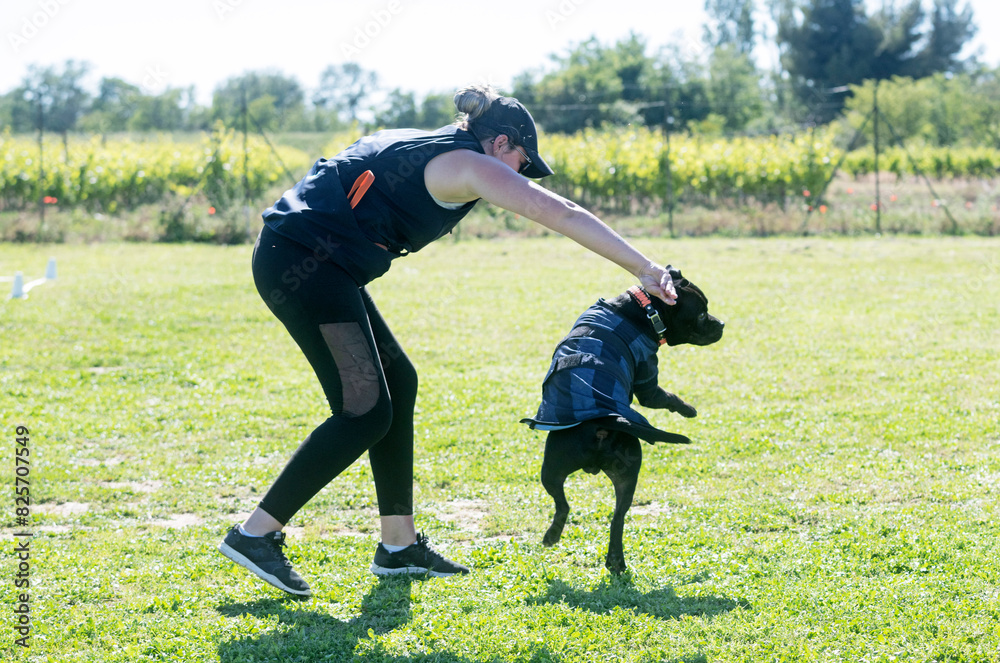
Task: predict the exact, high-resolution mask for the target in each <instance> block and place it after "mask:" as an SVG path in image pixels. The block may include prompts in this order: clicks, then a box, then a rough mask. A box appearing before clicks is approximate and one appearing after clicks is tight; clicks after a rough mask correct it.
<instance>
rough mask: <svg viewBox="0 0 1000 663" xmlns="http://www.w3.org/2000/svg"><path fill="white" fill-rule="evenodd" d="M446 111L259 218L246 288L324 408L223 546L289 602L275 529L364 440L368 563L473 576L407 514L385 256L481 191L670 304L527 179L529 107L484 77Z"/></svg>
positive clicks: (407, 408) (652, 277)
mask: <svg viewBox="0 0 1000 663" xmlns="http://www.w3.org/2000/svg"><path fill="white" fill-rule="evenodd" d="M455 105H456V107H457V108H458V110H459V111H460V112H462V113H464V114H465V117H464V120H463V121H461V122H460V123H458V124H456V125H451V126H447V127H443V128H441V129H438V130H437V131H433V132H427V131H417V130H411V129H399V130H390V131H380V132H377V133H375V134H374V135H372V136H368V137H366V138H362V139H361V140H359V141H358V142H356V143H355V144H354V145H352V146H351V147H349V148H347V149H346V150H344V151H343V152H341V153H340V154H338V155H337V156H335V157H333V158H332V159H320V160H319V161H317V162H316V164H315V165H314V166H313V168H312V169H311V170H310V171H309V173H308V174H307V175H306V177H305V178H303V179H302V181H300V182H299V183H298V184H297V185H296V186H295V187H294V188H292V189H291V190H289V191H287V192H285V194H284V195H283V196H282V198H281V199H280V200H278V201H277V202H276V203H275V204H274V205H273V206H272V207H271V208H269V209H268V210H266V211H265V212H264V215H263V216H264V228H263V230H262V231H261V234H260V236H259V237H258V239H257V245H256V246H255V247H254V253H253V275H254V282H255V284H256V286H257V289H258V291H259V292H260V294H261V296H262V297H263V298H264V301H265V302H266V304H267V306H268V308H270V310H271V311H272V312H273V313H274V315H275V316H276V317H277V318H278V319H279V320H281V322H282V323H284V325H285V327H286V328H287V329H288V331H289V333H290V334H291V336H292V338H293V339H294V340H295V342H296V343H298V345H299V347H300V348H301V349H302V351H303V353H304V354H305V356H306V357H307V359H308V360H309V362H310V364H311V365H312V368H313V370H314V371H315V372H316V376H317V377H318V378H319V381H320V383H321V384H322V386H323V390H324V393H325V395H326V398H327V400H328V401H329V404H330V409H331V416H330V418H329V419H327V420H326V421H325V422H323V423H322V424H320V426H319V427H318V428H316V430H314V431H313V432H312V433H311V434H310V435H309V436H308V437H306V439H305V440H304V441H303V442H302V444H301V445H300V446H299V448H298V450H296V452H295V453H294V454H293V456H292V458H291V459H290V460H289V462H288V464H287V465H286V466H285V468H284V469H283V470H282V472H281V473H280V474H279V475H278V478H277V479H276V480H275V482H274V484H273V485H272V486H271V488H270V489H269V490H268V492H267V493H266V494H265V495H264V498H263V499H262V500H261V501H260V504H259V505H258V507H257V508H256V509H255V510H254V512H253V513H252V514H251V515H250V517H249V518H247V519H246V521H245V522H243V523H242V524H238V525H234V526H233V528H232V529H231V530H230V531H229V533H228V534H227V535H226V537H225V539H224V540H223V541H222V543H221V544H220V545H219V549H220V551H221V552H222V553H223V554H224V555H226V556H227V557H229V558H230V559H232V560H233V561H235V562H237V563H238V564H241V565H243V566H245V567H246V568H248V569H249V570H251V571H252V572H254V573H255V574H257V575H258V576H260V577H261V578H263V579H264V580H266V581H267V582H269V583H271V584H272V585H274V586H275V587H278V588H280V589H283V590H285V591H286V592H289V593H291V594H295V595H297V596H302V597H308V596H310V595H311V591H310V589H309V586H308V585H307V584H306V582H305V581H304V580H303V579H302V578H301V577H300V576H299V575H298V573H296V572H295V570H293V569H292V566H291V563H290V562H289V561H288V559H287V558H286V557H285V555H284V554H283V552H282V550H281V548H282V547H283V546H284V545H285V539H284V533H283V532H282V528H283V527H284V526H285V524H286V523H287V522H288V521H289V520H290V519H291V517H292V516H293V515H294V514H295V513H296V512H297V511H298V510H299V509H300V508H301V507H302V506H303V505H304V504H306V502H308V501H309V500H310V499H311V498H312V497H313V495H315V494H316V493H317V492H319V490H320V489H322V488H323V486H325V485H326V484H327V483H329V482H330V481H331V480H332V479H333V478H334V477H336V476H337V475H338V474H340V473H341V472H343V471H344V469H346V468H347V467H348V466H349V465H350V464H351V463H353V462H354V461H355V460H357V459H358V458H359V457H360V456H361V455H362V454H363V453H364V452H365V451H366V450H367V451H368V454H369V459H370V462H371V469H372V475H373V477H374V480H375V490H376V495H377V497H378V507H379V516H380V521H381V523H380V524H381V531H382V540H381V542H380V543H379V544H378V546H377V547H376V551H375V559H374V561H373V563H372V566H371V570H372V572H374V573H376V574H379V575H385V574H395V573H421V574H422V573H429V574H431V575H453V574H456V573H468V569H467V568H466V567H464V566H462V565H460V564H457V563H455V562H453V561H451V560H449V559H447V558H445V557H444V556H443V555H441V554H440V553H439V552H437V551H436V550H435V549H434V548H433V547H432V546H431V545H430V543H429V542H428V541H427V538H426V537H425V536H423V535H422V534H421V535H419V536H418V535H417V532H416V528H415V526H414V522H413V407H414V402H415V400H416V393H417V374H416V371H415V370H414V368H413V365H412V364H411V363H410V361H409V359H408V358H407V357H406V354H405V353H404V352H403V351H402V350H401V349H400V346H399V344H398V343H397V342H396V339H395V337H394V336H393V335H392V332H391V331H389V328H388V326H387V325H386V323H385V321H384V320H383V319H382V316H381V315H380V314H379V312H378V309H377V308H376V307H375V304H374V303H373V302H372V300H371V297H370V296H369V295H368V292H367V290H365V288H364V286H365V284H367V283H369V282H370V281H371V280H372V279H374V278H376V277H378V276H380V275H381V274H383V273H384V272H385V271H386V270H388V269H389V265H390V263H391V261H392V260H393V259H395V258H397V257H399V256H402V255H406V254H407V253H411V252H414V251H418V250H420V249H421V248H422V247H424V246H426V245H427V244H429V243H430V242H432V241H433V240H435V239H438V238H439V237H441V236H443V235H445V234H447V233H448V232H450V231H451V229H452V228H454V226H455V224H457V223H458V222H459V220H460V219H461V218H462V217H464V216H465V215H466V214H467V213H468V212H469V211H470V210H471V209H472V208H473V207H474V206H475V204H476V203H477V202H478V201H479V200H480V199H482V200H486V201H489V202H491V203H493V204H494V205H497V206H499V207H503V208H504V209H507V210H510V211H512V212H515V213H518V214H520V215H522V216H525V217H527V218H529V219H532V220H533V221H535V222H537V223H539V224H541V225H543V226H545V227H547V228H549V229H551V230H554V231H556V232H559V233H561V234H563V235H566V236H567V237H570V238H572V239H573V240H575V241H576V242H578V243H580V244H581V245H583V246H584V247H586V248H588V249H590V250H591V251H593V252H595V253H597V254H598V255H600V256H603V257H604V258H607V259H608V260H610V261H612V262H614V263H616V264H618V265H620V266H621V267H623V268H624V269H626V270H628V271H629V272H631V273H632V274H634V275H635V276H636V277H637V278H638V279H639V280H640V282H641V283H642V285H643V286H644V287H645V288H646V290H648V291H649V292H650V293H651V294H653V295H655V296H657V297H660V298H661V299H663V300H664V301H666V302H667V303H673V301H674V300H675V299H676V294H675V292H674V289H673V284H672V282H671V279H670V274H669V273H668V272H667V271H666V270H665V269H664V268H663V267H661V266H660V265H659V264H657V263H654V262H652V261H650V260H648V259H647V258H646V257H645V256H644V255H642V253H640V252H639V251H637V250H636V249H634V248H633V247H632V246H630V245H629V244H628V243H627V242H626V241H625V240H624V239H622V238H621V237H620V236H618V235H617V234H616V233H615V232H614V231H613V230H611V229H610V228H608V227H607V226H606V225H605V224H604V223H602V222H601V221H600V220H599V219H598V218H597V217H595V216H594V215H592V214H590V213H589V212H587V211H585V210H584V209H582V208H580V207H578V206H577V205H575V204H574V203H572V202H570V201H568V200H566V199H564V198H562V197H560V196H558V195H556V194H554V193H551V192H549V191H547V190H545V189H543V188H542V187H540V186H538V185H537V184H535V183H534V182H532V181H531V180H530V179H527V178H541V177H545V176H547V175H551V174H552V169H551V168H549V166H548V164H546V163H545V161H544V160H543V159H542V158H541V156H539V154H538V139H537V134H536V130H535V123H534V121H533V119H532V117H531V115H530V114H529V113H528V111H527V110H526V109H525V108H524V106H522V105H521V104H520V103H519V102H518V101H517V100H516V99H512V98H509V97H502V96H500V95H498V94H497V93H496V91H494V90H493V89H492V88H491V87H487V86H472V87H468V88H465V89H463V90H460V91H459V92H458V93H457V94H456V95H455Z"/></svg>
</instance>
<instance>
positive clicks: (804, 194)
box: [802, 189, 810, 198]
mask: <svg viewBox="0 0 1000 663" xmlns="http://www.w3.org/2000/svg"><path fill="white" fill-rule="evenodd" d="M802 195H803V196H805V197H806V198H808V197H809V196H810V193H809V189H806V190H805V191H803V192H802Z"/></svg>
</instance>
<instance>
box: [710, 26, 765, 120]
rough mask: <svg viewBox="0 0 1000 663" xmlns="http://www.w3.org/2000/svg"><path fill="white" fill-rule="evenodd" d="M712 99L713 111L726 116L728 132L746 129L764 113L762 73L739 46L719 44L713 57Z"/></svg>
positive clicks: (711, 73)
mask: <svg viewBox="0 0 1000 663" xmlns="http://www.w3.org/2000/svg"><path fill="white" fill-rule="evenodd" d="M708 70H709V79H708V99H709V105H710V106H711V109H712V112H713V113H715V114H717V115H719V116H721V117H723V118H725V129H726V130H727V131H743V130H744V129H746V127H747V125H748V124H749V123H750V122H751V121H753V120H754V119H757V118H758V117H760V116H761V114H762V113H763V110H764V99H763V97H762V95H761V85H760V80H761V79H760V74H759V72H758V71H757V68H756V67H755V66H754V63H753V61H752V60H751V59H750V56H749V55H748V54H746V53H743V52H741V51H740V50H739V48H738V46H736V45H735V44H733V45H725V46H719V47H717V48H716V49H715V50H714V51H712V55H711V57H710V58H709V65H708Z"/></svg>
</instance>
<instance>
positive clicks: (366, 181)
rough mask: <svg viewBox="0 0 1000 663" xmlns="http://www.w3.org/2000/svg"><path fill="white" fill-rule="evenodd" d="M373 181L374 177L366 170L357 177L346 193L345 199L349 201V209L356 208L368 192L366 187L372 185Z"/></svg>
mask: <svg viewBox="0 0 1000 663" xmlns="http://www.w3.org/2000/svg"><path fill="white" fill-rule="evenodd" d="M374 181H375V175H374V173H372V171H370V170H366V171H365V172H363V173H361V175H359V176H358V179H356V180H354V184H352V185H351V190H350V192H348V194H347V197H348V199H349V200H350V201H351V208H352V209H353V208H355V207H357V206H358V203H359V202H361V198H362V197H363V196H364V195H365V193H366V192H367V191H368V187H370V186H371V185H372V182H374Z"/></svg>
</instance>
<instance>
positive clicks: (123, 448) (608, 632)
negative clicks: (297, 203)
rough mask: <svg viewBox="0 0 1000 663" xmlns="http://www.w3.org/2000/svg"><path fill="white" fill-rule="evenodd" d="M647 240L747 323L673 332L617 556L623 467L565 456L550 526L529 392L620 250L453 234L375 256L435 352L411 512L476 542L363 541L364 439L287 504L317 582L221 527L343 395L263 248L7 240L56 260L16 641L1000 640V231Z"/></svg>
mask: <svg viewBox="0 0 1000 663" xmlns="http://www.w3.org/2000/svg"><path fill="white" fill-rule="evenodd" d="M637 243H638V245H639V246H640V247H641V248H643V249H644V250H646V251H647V252H648V253H649V254H650V255H654V256H658V257H659V258H661V259H662V260H664V261H669V262H673V263H674V264H675V265H679V266H680V267H681V268H682V269H683V270H684V273H685V275H686V276H688V277H690V278H691V279H692V280H694V281H695V282H697V283H698V284H699V285H700V286H702V288H703V289H704V290H705V292H706V293H707V294H708V297H709V299H710V300H711V309H712V311H713V312H714V313H715V314H716V315H718V316H719V317H721V318H722V319H724V320H726V322H727V327H726V335H725V337H724V338H723V339H722V341H721V342H719V343H718V344H716V345H714V346H709V347H704V348H694V347H686V346H681V347H678V348H672V349H665V350H664V351H663V352H661V357H660V367H661V375H660V383H661V384H662V385H663V386H664V387H665V388H667V389H668V390H670V391H675V392H676V393H678V394H679V395H681V396H682V397H683V398H685V399H686V400H688V401H689V402H691V403H693V404H695V405H696V406H697V407H698V410H699V412H700V415H699V417H698V418H697V419H694V420H683V419H681V418H680V417H678V416H676V415H670V414H669V413H664V412H658V411H657V412H647V413H648V414H649V416H650V417H651V419H652V421H653V422H654V423H656V424H658V425H660V426H663V427H665V428H667V429H668V430H674V431H677V432H680V433H683V434H685V435H689V436H690V437H691V438H692V439H693V440H695V443H694V444H693V445H691V446H690V447H685V448H674V447H667V446H659V447H650V446H646V445H644V453H645V462H644V467H643V470H642V474H641V475H640V482H639V488H638V491H637V494H636V500H635V505H634V506H633V510H632V512H631V513H630V515H629V518H628V519H627V521H626V528H625V552H626V560H627V561H628V563H629V565H630V568H631V570H632V572H631V575H630V576H628V577H626V578H623V579H620V580H615V579H612V578H610V576H609V575H608V573H607V572H606V571H605V569H604V567H603V556H604V552H605V549H606V545H607V536H608V531H607V527H608V522H609V519H610V515H611V511H612V507H613V498H612V488H611V485H610V482H608V481H607V480H606V479H605V478H603V476H602V477H592V476H590V475H585V474H578V475H575V476H574V477H572V478H571V479H570V482H569V484H568V492H569V499H570V503H571V506H572V509H573V511H572V513H571V517H570V523H569V525H568V526H567V530H566V534H565V536H564V538H563V541H562V542H561V543H560V544H559V545H558V546H556V547H554V548H551V549H549V548H544V547H542V546H541V545H540V540H541V536H542V533H543V532H544V530H545V528H546V526H547V524H548V519H549V518H550V517H551V511H552V504H551V500H550V498H549V497H548V495H546V494H545V492H544V490H543V489H542V488H541V485H540V483H539V481H538V474H539V468H540V463H541V452H542V447H543V437H542V435H541V434H538V433H535V432H532V431H530V430H528V429H527V428H526V427H524V426H522V425H520V424H518V423H517V421H518V419H519V418H520V417H522V416H525V415H527V414H531V413H532V412H533V411H534V408H535V407H536V405H537V398H538V395H539V390H540V381H541V378H542V376H543V375H544V372H545V370H546V369H547V367H548V360H549V357H550V355H551V352H552V348H553V346H554V344H555V343H556V342H557V341H558V340H559V338H561V336H562V335H563V334H564V333H565V331H566V330H567V329H568V328H569V326H570V325H571V323H572V322H573V320H574V319H575V318H576V316H577V315H578V314H579V313H580V312H581V311H582V310H583V309H584V308H586V306H588V305H589V304H591V303H592V302H593V301H594V300H595V299H596V298H597V297H599V296H611V295H614V294H617V293H618V292H620V291H622V290H624V289H625V288H626V287H627V286H628V285H629V284H630V283H631V279H630V278H629V277H628V276H627V275H625V274H624V273H623V272H621V271H619V270H617V269H616V268H614V267H612V266H610V265H607V264H605V263H604V262H603V261H601V260H600V259H598V258H596V257H592V256H590V255H589V254H586V253H585V252H584V251H583V250H581V249H578V248H577V247H576V246H575V245H573V244H571V243H570V242H569V241H567V240H562V239H553V238H544V239H543V238H538V239H511V240H500V241H478V240H475V241H463V242H460V243H457V244H456V243H452V242H447V241H446V242H441V243H438V244H436V245H434V246H432V247H429V248H428V249H426V250H425V251H424V252H422V253H420V254H419V255H415V256H411V257H408V258H406V259H404V260H401V261H398V262H397V264H396V265H395V266H394V267H393V269H392V270H391V271H390V272H389V274H388V275H386V277H384V278H383V279H381V280H379V281H378V282H377V283H376V284H374V285H373V287H372V288H371V289H372V292H373V294H374V296H375V298H376V301H377V302H378V303H379V305H380V307H381V309H382V311H383V313H384V314H385V316H386V318H387V319H388V320H389V322H390V324H391V325H392V326H393V327H394V330H395V331H396V333H397V336H398V337H399V338H400V340H401V341H402V343H403V344H404V346H405V347H406V348H407V351H408V352H409V354H410V355H411V357H412V359H413V360H414V362H415V364H416V365H417V368H418V371H419V372H420V375H421V391H420V396H419V398H418V404H417V407H418V412H417V422H416V423H417V442H416V445H417V450H416V454H417V460H416V489H415V493H416V500H417V508H418V514H417V523H418V527H419V528H421V529H423V530H425V531H426V532H428V533H429V535H430V536H431V538H432V540H433V541H435V542H436V543H437V544H438V545H439V547H441V548H443V549H444V550H445V551H446V552H447V553H448V554H449V555H450V556H452V557H454V558H455V559H457V560H458V561H461V562H463V563H466V564H468V565H470V566H471V567H473V569H474V572H473V573H472V574H471V575H470V576H468V577H463V578H450V579H430V580H414V581H412V582H409V581H404V580H398V579H397V580H390V581H386V582H381V583H380V582H378V581H377V580H376V578H375V577H374V576H372V575H371V574H370V573H369V572H368V570H367V568H368V564H369V563H370V561H371V555H372V553H373V550H374V546H375V542H376V541H377V511H376V502H375V495H374V490H373V487H372V484H371V480H370V474H369V470H368V467H367V462H366V461H365V460H364V459H362V461H361V462H358V463H356V464H355V465H354V466H353V467H351V468H350V469H349V470H348V471H347V472H346V473H345V474H344V475H342V476H341V477H339V478H338V479H336V480H335V481H334V482H333V483H332V484H331V485H330V486H328V487H327V488H326V489H324V490H323V491H322V492H321V493H320V494H319V495H318V496H317V497H316V498H315V499H314V500H313V501H312V502H311V503H310V504H308V505H307V506H306V507H305V508H304V509H303V510H302V511H301V512H300V513H299V514H298V515H297V516H296V517H295V518H294V519H293V521H292V523H291V526H292V528H293V529H292V530H291V532H292V534H291V536H290V540H291V547H290V554H291V556H292V558H293V560H294V562H295V563H296V565H297V568H299V569H300V571H301V572H302V573H303V575H304V576H305V577H306V578H307V580H309V582H310V583H311V584H312V585H313V588H314V590H315V592H316V596H315V597H314V598H313V599H312V600H311V601H309V602H306V603H300V602H296V601H291V600H286V599H284V598H283V596H282V595H281V592H279V591H277V590H273V589H272V588H270V587H269V586H266V585H264V584H263V583H260V582H258V581H256V579H254V578H252V576H250V575H249V574H248V573H246V572H245V571H243V570H242V569H240V568H238V567H235V566H234V565H232V564H230V563H229V562H227V561H226V560H224V559H223V558H222V557H221V556H220V555H219V554H218V553H217V552H216V551H215V546H216V545H217V543H218V541H219V539H220V538H221V537H222V535H223V534H224V532H225V530H226V529H227V528H228V527H229V525H231V524H232V523H233V522H235V521H237V520H238V519H240V518H241V517H242V515H241V514H245V513H246V512H248V511H249V510H250V509H251V508H252V507H253V505H254V504H255V503H256V500H258V499H259V498H260V496H261V494H262V493H263V491H264V490H266V489H267V487H268V485H269V483H270V481H271V480H272V479H273V478H274V477H275V476H276V474H277V472H278V470H279V469H280V467H281V466H282V464H283V462H284V461H285V460H286V459H287V458H288V456H289V455H290V454H291V452H292V450H293V449H294V448H295V446H296V445H297V443H298V441H299V440H300V439H301V438H302V437H304V436H305V435H306V434H307V433H308V432H309V431H310V430H311V429H312V427H313V426H314V425H315V424H317V423H318V422H319V421H321V420H322V419H323V418H324V417H325V416H326V415H325V408H324V401H323V398H322V394H321V391H320V390H319V387H318V385H317V384H316V383H315V379H314V377H313V376H312V374H311V372H310V371H309V369H308V367H307V365H306V363H305V361H304V359H302V358H301V356H300V354H299V351H298V349H297V348H296V347H295V346H294V345H293V343H292V342H291V340H290V339H289V338H288V337H287V335H286V333H285V332H284V330H283V328H281V326H280V324H279V323H277V322H276V321H275V320H274V319H272V318H271V317H270V314H269V313H268V312H267V310H266V308H265V307H264V305H263V303H262V302H261V301H260V299H259V298H258V296H257V294H256V292H255V291H254V289H253V285H252V283H251V278H250V270H249V253H250V249H249V247H247V246H239V247H214V246H204V245H198V246H195V245H171V246H165V245H150V244H137V245H124V244H101V245H94V246H83V245H53V246H34V245H10V244H0V276H5V275H6V276H9V275H11V274H13V272H14V271H17V270H21V271H24V272H25V273H26V276H27V277H28V278H32V277H37V276H41V274H42V272H43V270H44V267H45V262H46V260H47V259H48V258H49V257H50V256H54V257H55V258H56V259H57V261H58V267H59V278H58V280H57V281H56V282H55V283H49V284H45V285H43V286H40V287H38V288H36V289H35V290H33V291H32V292H31V294H30V298H29V299H27V300H24V301H3V300H0V338H2V341H0V394H2V403H3V407H2V409H0V412H2V425H0V432H2V439H3V440H4V445H5V448H7V449H8V451H7V453H6V454H5V455H6V456H7V458H8V460H7V463H6V469H5V470H2V472H3V473H4V476H5V478H3V480H2V481H3V483H4V484H6V485H7V486H10V487H11V488H9V489H6V490H7V491H8V492H7V494H8V495H11V494H12V488H13V484H14V461H13V453H12V452H11V450H12V449H13V446H14V441H13V438H14V436H15V433H14V429H15V427H16V426H17V425H19V424H20V425H24V426H27V427H28V428H29V429H30V430H31V445H32V446H31V452H32V456H31V460H32V466H31V468H32V473H31V493H32V497H33V499H34V500H35V502H34V504H33V505H32V530H33V531H34V533H35V535H36V536H35V538H34V540H33V542H32V554H33V558H32V570H31V572H32V581H33V586H32V588H31V592H32V603H31V606H32V610H33V618H34V631H33V633H32V636H31V641H30V643H31V647H30V649H29V650H28V651H27V652H23V651H22V650H21V649H20V648H15V647H14V646H13V642H14V638H15V633H14V631H13V628H12V620H11V615H12V609H13V606H14V603H15V598H16V597H15V590H14V587H13V581H12V576H13V572H14V568H15V565H16V562H15V559H14V556H13V554H12V552H11V551H12V546H13V541H12V538H11V534H12V532H13V531H14V529H13V527H12V526H13V524H14V523H13V501H12V498H8V499H7V502H6V506H4V507H3V518H2V519H0V523H2V524H4V525H5V528H4V529H3V530H0V536H2V541H3V544H2V546H0V573H2V578H3V581H2V584H0V606H2V610H3V612H4V617H3V619H2V620H0V659H2V660H4V661H6V660H22V659H24V660H28V659H30V660H33V661H58V662H59V663H68V662H75V661H121V662H129V663H132V662H135V661H215V660H221V661H233V662H235V661H344V660H359V661H361V660H363V661H406V660H411V661H421V662H423V661H427V662H430V661H461V662H472V661H490V662H499V661H538V662H541V661H557V662H560V663H562V662H565V663H568V662H571V661H595V660H601V661H689V662H697V661H781V660H786V661H862V660H863V661H892V660H913V661H1000V563H998V561H997V560H998V555H1000V547H998V544H997V541H998V536H1000V526H998V524H997V515H998V514H997V496H998V488H997V486H998V479H1000V424H998V421H1000V378H998V376H1000V359H998V352H997V351H998V349H1000V243H998V242H997V241H996V240H991V239H974V238H965V239H941V238H937V239H909V238H882V239H861V240H859V239H816V238H813V239H794V240H784V239H780V240H779V239H774V240H729V239H721V238H715V239H703V240H681V241H673V242H671V241H666V240H638V241H637ZM0 286H2V287H3V288H4V289H5V290H6V288H8V287H9V284H8V283H0ZM3 295H6V292H4V293H3Z"/></svg>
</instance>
